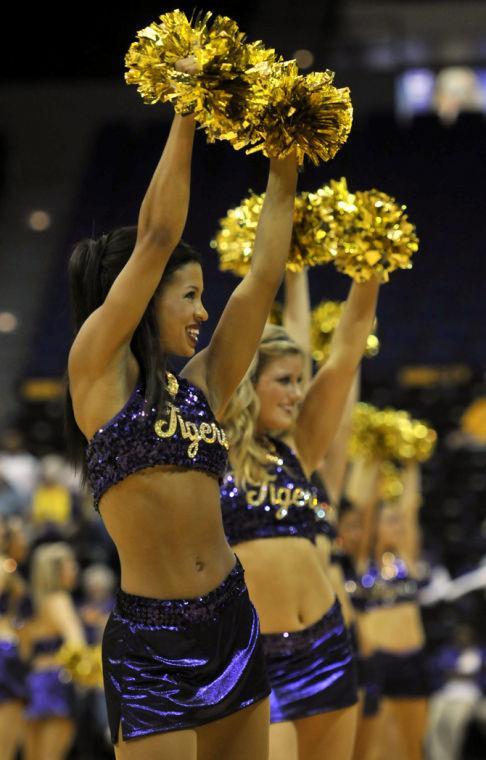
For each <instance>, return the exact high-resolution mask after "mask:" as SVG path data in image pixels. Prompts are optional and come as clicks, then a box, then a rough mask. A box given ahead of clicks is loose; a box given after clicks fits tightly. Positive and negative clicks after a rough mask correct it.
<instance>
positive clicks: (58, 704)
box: [25, 668, 75, 720]
mask: <svg viewBox="0 0 486 760" xmlns="http://www.w3.org/2000/svg"><path fill="white" fill-rule="evenodd" d="M74 713H75V692H74V686H73V684H72V682H71V680H70V678H69V676H68V675H67V674H66V671H65V670H64V668H49V669H47V668H46V670H32V671H31V672H30V673H29V675H28V676H27V707H26V710H25V717H26V718H27V720H29V719H30V720H35V719H41V720H42V719H46V718H72V717H73V716H74Z"/></svg>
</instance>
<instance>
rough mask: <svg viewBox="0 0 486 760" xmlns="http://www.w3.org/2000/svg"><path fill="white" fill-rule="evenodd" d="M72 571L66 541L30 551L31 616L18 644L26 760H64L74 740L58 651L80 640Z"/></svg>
mask: <svg viewBox="0 0 486 760" xmlns="http://www.w3.org/2000/svg"><path fill="white" fill-rule="evenodd" d="M77 573H78V565H77V562H76V559H75V556H74V553H73V551H72V549H71V548H70V547H69V546H68V545H67V544H65V543H62V542H58V543H53V544H43V545H42V546H38V547H37V548H36V549H35V550H34V552H33V554H32V562H31V590H32V601H33V613H34V614H33V616H32V618H31V619H30V621H29V623H28V624H27V625H26V626H25V631H24V634H23V647H24V650H25V654H26V655H28V657H29V659H30V673H29V676H28V678H27V708H26V719H27V735H26V745H25V760H63V758H65V757H67V754H68V752H69V750H70V748H71V745H72V743H73V739H74V734H75V715H76V711H75V707H76V702H75V690H74V687H73V684H72V681H71V677H70V675H69V674H68V673H66V671H65V670H64V668H63V667H61V665H60V664H59V661H58V659H57V655H58V652H59V650H60V648H61V647H62V646H63V644H67V645H72V646H74V647H82V646H83V645H84V644H85V637H84V632H83V627H82V624H81V620H80V619H79V616H78V614H77V612H76V608H75V606H74V603H73V600H72V597H71V593H72V591H73V589H74V588H75V586H76V583H77Z"/></svg>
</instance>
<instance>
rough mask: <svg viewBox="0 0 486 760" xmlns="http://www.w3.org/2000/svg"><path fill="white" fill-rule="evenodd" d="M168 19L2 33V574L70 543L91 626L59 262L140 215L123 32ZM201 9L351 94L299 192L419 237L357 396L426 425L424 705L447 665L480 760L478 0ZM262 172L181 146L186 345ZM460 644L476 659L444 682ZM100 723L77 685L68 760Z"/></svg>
mask: <svg viewBox="0 0 486 760" xmlns="http://www.w3.org/2000/svg"><path fill="white" fill-rule="evenodd" d="M47 8H49V6H47ZM51 8H54V6H51ZM179 8H181V9H182V10H184V11H186V12H187V13H188V14H190V13H191V12H192V9H193V8H192V6H191V5H190V4H187V3H180V4H179ZM168 10H172V6H167V5H163V4H159V3H156V2H139V3H136V4H134V6H130V7H129V9H125V8H123V6H121V7H119V8H118V9H117V8H116V7H115V6H110V5H108V4H104V3H99V4H98V5H95V4H93V5H92V6H91V7H90V6H87V5H85V4H82V5H71V6H70V7H69V8H67V7H66V8H64V9H59V11H54V10H50V9H46V7H44V6H37V7H35V8H34V9H32V10H30V11H26V12H25V14H22V16H20V14H19V16H18V17H17V18H14V19H13V20H12V21H11V22H10V23H9V24H8V25H7V27H8V30H6V29H4V35H5V36H6V37H7V38H8V42H9V45H10V52H9V53H8V54H6V55H5V54H4V56H2V58H3V61H2V66H1V67H0V230H1V232H0V518H1V520H2V524H4V525H5V530H8V531H10V532H11V534H14V535H16V536H18V537H19V540H20V542H21V543H22V544H23V550H22V551H20V553H19V556H18V558H17V559H12V557H9V556H7V555H4V556H5V557H6V559H5V560H4V562H6V563H7V565H6V566H5V567H6V569H7V572H9V570H8V568H9V567H10V565H8V563H9V562H17V565H18V567H19V571H20V572H21V573H22V574H23V576H24V577H25V578H26V579H27V578H28V577H29V556H30V553H31V552H32V550H33V549H34V548H35V547H37V546H38V545H40V544H43V543H48V542H53V541H58V540H61V541H66V542H68V543H69V544H70V545H71V546H72V547H73V549H74V551H75V555H76V559H77V561H78V563H79V566H80V574H79V580H78V585H77V586H76V588H75V591H74V598H75V601H76V604H77V605H79V609H80V610H81V612H83V610H84V611H85V612H86V609H88V613H87V614H86V615H85V616H84V618H83V620H85V622H86V621H87V622H86V625H87V626H88V627H89V626H91V628H90V630H95V629H96V621H97V620H98V618H97V617H96V614H95V609H97V610H98V612H99V609H100V605H98V607H96V603H95V602H96V599H97V598H98V597H97V594H99V595H101V596H100V598H102V600H103V603H106V604H108V601H107V600H109V599H110V598H111V594H112V592H113V588H114V584H116V582H117V578H116V576H117V573H118V565H117V557H116V552H115V549H114V546H113V545H112V543H111V541H110V539H109V537H108V536H107V534H106V533H105V531H104V529H103V526H102V523H101V521H100V519H99V516H98V515H97V514H96V513H95V512H94V511H93V510H92V507H91V502H90V499H89V497H87V496H86V495H85V493H84V491H83V490H82V489H81V487H80V484H79V479H78V477H77V476H75V475H74V474H73V473H72V472H71V470H70V469H69V467H68V465H67V464H66V461H65V443H64V439H63V403H62V398H63V376H64V373H65V369H66V360H67V354H68V350H69V346H70V343H71V340H72V324H71V318H70V314H69V304H68V287H67V261H68V258H69V255H70V252H71V250H72V248H73V245H74V243H75V242H76V241H78V240H79V239H80V238H82V237H85V236H97V235H100V234H102V233H104V232H107V231H109V230H110V229H112V228H114V227H116V226H120V225H125V224H135V223H136V219H137V211H138V208H139V205H140V202H141V199H142V197H143V194H144V191H145V188H146V186H147V184H148V181H149V179H150V177H151V174H152V172H153V169H154V166H155V165H156V162H157V160H158V156H159V155H160V151H161V149H162V147H163V144H164V141H165V139H166V137H167V134H168V130H169V125H170V120H171V108H170V107H169V106H167V105H157V106H147V105H144V104H143V103H142V101H141V99H140V97H139V95H138V94H137V92H136V89H135V88H134V87H127V86H126V85H125V83H124V80H123V76H124V64H123V59H124V54H125V52H126V51H127V49H128V47H129V45H130V44H131V42H132V41H133V39H134V38H135V33H136V31H137V30H138V29H141V28H142V27H144V26H146V25H147V24H148V23H150V22H151V21H153V20H155V19H156V18H157V17H158V16H159V15H160V13H162V12H166V11H168ZM210 10H212V11H213V12H214V13H218V12H219V13H224V14H225V15H229V16H231V17H233V18H235V19H236V20H237V21H238V22H239V25H240V27H241V29H243V30H244V31H245V32H246V33H247V35H248V38H249V39H250V40H254V39H262V40H264V42H265V43H266V44H267V45H268V46H273V47H275V48H277V49H278V50H279V51H280V52H281V53H282V54H283V55H284V56H285V57H286V58H294V57H295V58H297V61H298V62H299V65H300V66H301V68H302V71H303V72H308V71H311V70H316V71H322V70H323V69H325V68H329V69H332V70H333V71H335V72H336V84H337V85H338V86H345V85H347V86H349V87H350V89H351V96H352V100H353V105H354V123H353V128H352V131H351V135H350V138H349V140H348V142H347V143H346V145H345V146H344V147H343V148H342V150H341V151H340V152H339V153H338V155H337V156H336V158H335V159H334V160H333V161H330V162H329V163H325V164H321V165H320V166H319V167H317V168H315V167H312V166H311V165H309V164H307V165H306V166H305V168H304V171H303V172H302V174H301V176H300V178H299V189H300V190H313V189H315V188H317V187H318V186H320V185H322V184H324V183H325V182H327V181H329V180H330V179H339V178H340V177H346V178H347V180H348V184H349V186H350V187H351V188H353V189H354V188H356V189H368V188H372V187H376V188H379V189H380V190H383V191H385V192H387V193H388V194H390V195H392V196H394V197H395V198H397V199H399V200H400V202H401V203H404V204H406V206H407V208H408V213H409V217H410V219H411V220H412V221H413V222H414V223H415V224H416V227H417V232H418V235H419V238H420V249H419V252H418V254H416V256H415V257H414V262H413V269H412V271H411V272H398V273H396V274H395V275H394V276H393V277H392V279H391V282H390V283H389V284H387V285H386V286H385V287H383V288H382V292H381V296H380V303H379V310H378V335H379V339H380V342H381V350H380V352H379V354H378V355H377V356H376V357H374V358H372V359H365V360H364V361H363V370H362V378H363V380H362V399H363V400H365V401H368V402H370V403H372V404H375V405H376V406H379V407H384V406H394V407H398V408H401V409H406V410H408V411H409V412H410V413H411V414H412V415H413V416H414V417H418V418H421V419H425V420H426V421H427V422H428V423H430V425H431V426H433V427H434V428H435V429H436V431H437V433H438V445H437V449H436V452H435V454H434V456H433V457H432V458H431V459H430V460H429V461H428V462H426V463H425V464H424V465H423V468H422V479H423V506H422V509H421V512H420V525H421V530H422V542H423V551H422V555H423V556H422V564H423V576H424V583H425V587H426V591H427V593H426V594H424V595H423V603H422V607H421V614H422V617H423V622H424V626H425V631H426V639H427V658H428V667H429V671H430V680H431V684H432V689H433V692H434V694H435V695H437V694H440V693H442V692H444V693H445V692H446V691H447V685H448V683H449V682H450V679H451V678H452V675H451V674H453V675H454V676H455V677H456V679H459V680H461V679H462V682H463V684H464V683H467V684H468V685H471V683H473V684H474V688H475V689H476V691H474V694H475V698H474V709H471V710H470V711H469V712H468V717H467V720H466V721H465V724H464V727H463V729H462V730H463V738H462V740H461V748H460V754H458V755H454V756H457V757H461V758H465V759H467V760H473V758H474V759H475V760H479V758H485V757H486V377H485V369H486V335H485V329H486V328H485V325H486V305H485V303H486V290H485V285H484V283H485V278H486V242H485V241H486V3H485V2H483V1H482V0H417V2H408V1H407V0H395V1H393V0H383V1H381V0H376V1H375V2H373V1H372V0H319V1H317V0H314V1H313V0H303V1H302V2H295V1H294V0H280V1H279V2H277V0H265V2H251V1H249V2H246V3H243V2H237V1H236V0H235V1H234V2H224V3H215V4H214V5H213V6H211V7H210ZM265 178H266V160H265V159H264V158H262V156H261V154H256V155H251V156H246V155H245V153H244V151H239V152H237V151H235V150H234V149H233V148H232V147H231V146H230V145H229V144H227V143H223V142H221V143H217V144H215V145H208V144H207V143H206V140H205V137H204V133H203V132H199V134H198V135H197V136H196V144H195V149H194V162H193V178H192V191H191V206H190V212H189V219H188V223H187V227H186V232H185V239H186V240H187V241H188V242H189V243H191V244H192V245H193V246H195V247H196V248H197V249H198V250H199V251H200V252H201V253H202V256H203V259H204V278H205V296H204V301H205V306H206V308H207V310H208V312H209V320H208V322H206V323H205V325H204V328H203V334H202V339H201V346H203V345H205V343H206V342H207V340H208V336H209V335H210V334H211V332H212V329H213V328H214V326H215V324H216V321H217V319H218V317H219V315H220V313H221V311H222V308H223V306H224V304H225V302H226V300H227V298H228V296H229V294H230V292H231V291H232V289H233V288H234V287H235V284H236V283H237V279H236V278H235V277H233V276H232V275H230V274H227V273H222V272H220V271H219V269H218V258H217V255H216V253H215V251H214V250H213V249H212V248H211V247H210V245H209V243H210V241H211V239H212V237H213V236H214V234H215V232H216V230H217V224H218V220H219V219H220V218H221V217H223V216H224V215H225V213H226V211H227V209H228V208H230V207H231V206H234V205H237V204H238V203H239V202H240V200H241V199H242V198H243V197H244V196H245V194H246V192H247V190H248V189H249V188H252V189H253V190H255V191H256V192H262V191H263V189H264V183H265ZM310 283H311V295H312V303H313V304H317V303H318V302H319V301H321V300H324V299H343V298H344V297H345V293H346V292H347V288H348V281H347V278H346V277H344V276H343V275H339V274H338V273H336V271H335V270H334V268H331V267H321V268H316V269H314V270H312V271H311V272H310ZM473 405H474V406H473ZM466 413H468V414H467V415H466ZM471 420H472V422H471ZM467 421H469V424H468V422H467ZM43 489H44V491H43ZM46 489H47V492H46ZM49 489H51V490H50V491H49ZM49 493H51V494H52V499H53V502H52V504H49ZM2 531H3V528H2ZM17 565H15V566H17ZM481 568H483V570H484V573H483V574H482V575H481ZM470 574H474V575H470ZM461 576H464V577H465V579H466V580H465V582H464V584H465V585H464V591H463V593H460V594H458V595H456V597H454V598H453V596H450V597H447V596H444V594H441V592H440V588H441V584H447V583H449V582H450V580H451V579H458V578H459V577H461ZM467 578H472V581H471V584H470V587H469V586H468V585H467V583H468V581H467ZM2 582H3V581H2ZM90 595H91V596H90ZM90 605H91V607H90ZM102 606H103V604H101V607H102ZM90 614H91V617H90ZM100 614H101V613H100ZM458 648H459V650H460V651H461V652H462V651H463V650H464V652H466V654H467V655H468V656H469V657H470V661H471V663H473V664H472V665H470V667H469V669H468V666H467V663H466V666H465V669H464V670H462V671H460V669H459V670H458V672H456V671H455V670H454V667H455V666H454V663H455V662H456V660H455V659H454V658H455V656H456V655H457V651H458ZM455 653H456V655H455ZM456 659H457V657H456ZM466 660H467V658H466ZM467 662H469V661H467ZM451 663H452V664H451ZM459 671H460V672H459ZM441 690H442V691H441ZM459 691H460V690H459ZM461 694H462V692H461ZM455 698H456V699H457V700H458V702H459V703H460V702H461V699H462V697H461V696H460V695H459V696H457V697H455ZM444 699H445V697H444ZM467 699H468V700H469V699H470V695H469V692H468V697H467ZM100 700H101V701H100ZM468 704H469V702H468ZM458 709H459V708H458ZM103 721H104V713H103V707H102V695H101V697H100V690H99V689H95V688H93V689H87V688H86V687H83V688H81V689H80V691H79V694H78V702H77V707H76V725H77V732H76V737H75V740H74V744H73V747H72V749H71V751H70V754H69V755H68V757H69V758H72V759H73V760H74V758H76V759H81V758H83V759H87V758H90V759H91V758H100V760H101V758H110V757H113V754H112V749H111V743H110V741H109V736H107V733H106V725H105V723H104V722H103ZM441 730H443V726H441V725H439V724H437V725H432V726H431V727H430V731H441ZM0 739H1V738H0ZM21 756H22V755H19V757H21ZM376 757H378V755H377V756H376ZM430 757H431V758H432V757H433V758H436V757H438V756H437V755H432V754H431V755H430ZM451 757H452V755H451Z"/></svg>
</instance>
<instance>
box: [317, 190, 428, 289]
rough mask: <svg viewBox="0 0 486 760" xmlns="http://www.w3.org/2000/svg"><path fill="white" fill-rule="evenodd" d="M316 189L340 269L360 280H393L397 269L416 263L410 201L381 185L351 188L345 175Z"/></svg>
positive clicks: (333, 256)
mask: <svg viewBox="0 0 486 760" xmlns="http://www.w3.org/2000/svg"><path fill="white" fill-rule="evenodd" d="M315 195H316V196H317V198H318V199H319V204H318V208H319V210H320V213H321V218H322V226H323V231H324V232H325V247H326V249H327V251H328V254H329V258H330V259H331V260H333V261H334V264H335V266H336V268H337V269H338V270H339V271H340V272H343V273H344V274H347V275H349V276H350V277H352V278H353V279H354V280H356V281H357V282H367V281H368V280H370V279H371V278H373V277H377V278H378V279H379V280H380V281H381V282H388V280H389V277H390V273H391V272H394V271H395V270H396V269H411V267H412V264H411V257H412V255H413V254H414V253H415V252H416V251H417V250H418V238H417V235H416V231H415V227H414V225H413V224H412V223H411V222H410V221H409V220H408V217H407V215H406V213H405V210H406V206H401V205H399V204H398V203H397V202H396V201H395V199H394V198H392V197H391V196H389V195H387V194H386V193H383V192H380V191H379V190H363V191H361V190H358V191H357V192H356V193H351V192H349V191H348V188H347V184H346V180H345V179H344V178H342V179H341V180H340V181H339V182H336V181H332V182H330V183H329V185H327V186H325V187H324V188H321V189H320V190H319V191H317V193H316V194H315Z"/></svg>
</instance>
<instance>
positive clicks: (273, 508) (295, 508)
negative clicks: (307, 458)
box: [221, 438, 327, 545]
mask: <svg viewBox="0 0 486 760" xmlns="http://www.w3.org/2000/svg"><path fill="white" fill-rule="evenodd" d="M271 444H272V448H273V451H272V452H271V453H270V463H269V468H268V471H269V476H270V478H271V479H270V480H269V481H268V482H267V483H266V484H262V485H255V486H249V487H247V488H246V489H240V488H238V486H237V485H236V483H235V479H234V475H233V473H232V472H228V473H227V474H226V476H225V478H224V481H223V485H222V487H221V507H222V511H223V523H224V530H225V533H226V537H227V539H228V541H229V543H230V544H232V545H234V544H239V543H242V542H243V541H252V540H254V539H257V538H274V537H277V536H295V537H302V538H308V539H309V540H310V541H312V542H313V543H315V540H316V535H317V533H318V532H320V531H318V528H317V524H318V523H320V522H322V523H324V522H326V523H327V521H326V519H325V516H326V511H325V510H326V506H327V505H326V501H327V498H326V494H325V492H324V491H323V489H321V488H318V487H317V486H316V485H314V484H313V483H311V482H309V480H308V479H307V478H306V476H305V475H304V472H303V470H302V467H301V465H300V462H299V460H298V459H297V457H296V455H295V453H294V452H293V451H292V449H291V448H289V446H287V445H286V444H285V443H283V441H279V440H277V439H273V438H272V439H271Z"/></svg>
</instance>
